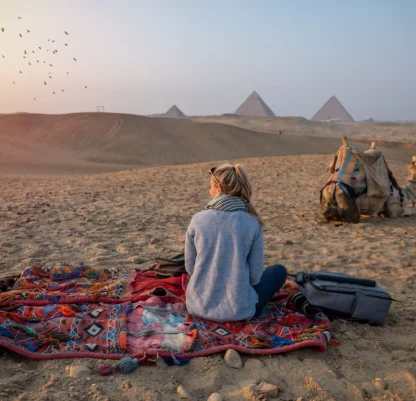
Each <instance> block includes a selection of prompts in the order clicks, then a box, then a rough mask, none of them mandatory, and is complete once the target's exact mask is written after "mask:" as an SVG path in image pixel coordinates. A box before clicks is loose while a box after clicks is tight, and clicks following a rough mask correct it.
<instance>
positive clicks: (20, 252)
mask: <svg viewBox="0 0 416 401" xmlns="http://www.w3.org/2000/svg"><path fill="white" fill-rule="evenodd" d="M116 119H117V118H116ZM113 126H114V120H110V121H108V123H107V125H106V129H107V128H108V130H110V129H111V127H113ZM124 126H125V125H123V127H124ZM106 132H108V131H106ZM78 143H79V142H78ZM68 146H69V145H68ZM71 146H74V145H71ZM329 158H330V157H329V155H300V156H296V157H294V156H278V157H265V158H251V159H245V160H244V159H242V160H240V161H241V162H243V163H244V164H245V165H246V167H247V170H248V173H249V175H250V176H251V178H252V180H253V185H254V190H255V197H254V199H253V204H254V205H255V206H256V207H257V208H258V210H259V212H260V214H261V215H262V216H263V217H264V219H265V222H266V227H265V256H266V263H267V264H270V263H276V262H280V263H283V264H285V265H286V266H287V268H288V269H289V271H303V270H330V271H335V272H345V273H350V274H353V275H358V276H363V277H369V278H374V279H376V280H378V281H379V282H380V284H381V285H383V286H384V287H385V288H386V289H387V290H388V291H390V292H391V294H392V296H393V297H394V298H395V299H398V300H403V301H404V302H400V303H399V302H395V303H394V304H393V308H392V311H391V313H390V317H389V320H388V323H387V325H386V327H372V326H369V325H361V324H354V323H346V322H343V321H338V322H336V323H335V324H334V333H335V336H336V338H337V340H339V341H341V343H342V345H341V346H340V347H331V348H329V350H328V352H327V353H319V352H316V351H312V350H302V351H296V352H292V353H290V354H288V355H280V356H274V357H264V358H256V359H259V360H260V361H261V362H256V364H257V365H259V364H264V366H263V367H262V368H259V369H250V368H248V367H244V368H243V369H240V370H235V369H231V368H229V367H227V366H226V365H225V363H224V361H223V360H222V356H221V355H216V356H214V357H206V358H196V359H193V360H192V361H191V362H190V364H189V365H187V366H183V367H170V368H163V367H140V368H139V369H138V370H137V371H136V372H134V373H132V374H131V375H121V374H116V375H115V376H110V377H101V376H98V375H97V373H95V371H96V366H97V361H95V360H62V361H59V360H56V361H43V362H40V361H38V362H35V361H29V360H25V359H23V358H21V357H18V356H15V355H13V354H11V353H8V352H7V353H6V352H4V351H1V355H2V359H1V363H2V369H1V370H0V399H2V400H36V401H41V400H44V401H45V400H51V401H52V400H71V401H72V400H85V401H86V400H91V399H93V400H101V401H104V400H111V401H133V400H134V401H135V400H146V401H174V400H177V399H178V396H177V395H176V388H177V386H178V385H180V384H182V385H183V386H185V388H186V389H187V390H188V391H189V392H190V393H191V395H192V397H193V399H194V400H201V401H204V400H207V398H208V396H209V395H210V394H211V393H213V392H218V393H220V394H221V396H222V397H223V400H224V401H245V400H247V401H248V400H251V401H252V400H258V399H259V398H257V397H255V396H254V395H253V393H252V392H251V391H250V384H251V383H253V382H256V383H258V382H259V381H260V380H266V381H269V382H271V383H274V384H276V385H277V386H278V387H279V389H280V390H279V395H278V398H276V399H278V400H286V401H289V400H297V399H298V397H303V400H305V401H306V400H308V401H311V400H315V401H334V400H336V401H338V400H342V401H343V400H362V401H364V400H373V401H379V400H391V401H411V400H415V394H416V392H415V384H416V378H415V376H416V351H415V341H416V335H415V331H416V296H415V293H416V292H415V291H416V264H415V261H416V242H415V238H416V216H413V217H410V218H399V219H396V220H388V219H375V218H370V219H365V220H363V221H362V222H361V223H360V224H356V225H351V224H344V225H342V226H339V227H336V226H334V225H332V224H328V223H326V222H324V221H323V219H322V217H321V216H320V212H319V189H320V188H321V186H322V185H323V182H324V181H325V179H326V178H327V175H326V173H325V172H324V170H325V167H326V165H327V163H328V161H329ZM212 164H215V162H207V163H203V164H189V165H178V166H162V167H153V168H146V169H136V170H134V171H122V172H114V173H109V174H102V175H86V176H82V177H66V178H59V179H55V180H39V179H22V178H0V189H1V190H0V274H1V273H5V272H20V271H21V270H22V269H23V268H24V267H26V266H28V265H31V264H42V265H50V264H56V263H60V262H77V261H84V262H86V263H89V264H91V265H94V266H103V267H108V266H115V265H122V266H125V267H130V268H133V267H138V266H143V264H140V262H143V261H147V260H150V259H152V258H154V257H155V256H156V255H160V254H167V255H173V254H176V253H177V252H179V251H181V250H182V248H183V241H184V234H185V230H186V228H187V225H188V224H189V221H190V219H191V217H192V215H193V214H194V213H196V212H197V211H199V210H201V209H202V208H203V207H204V205H205V202H206V201H207V200H208V197H209V195H208V189H209V185H208V177H207V173H206V171H207V169H208V167H210V166H212ZM407 164H408V162H407V163H401V162H391V167H392V169H393V171H394V173H395V175H396V176H397V178H398V180H399V181H400V182H401V183H404V182H405V178H406V175H407ZM288 239H290V240H292V242H293V244H292V242H287V240H288ZM145 263H146V262H145ZM145 263H144V264H145ZM243 359H244V361H246V360H247V359H248V357H243ZM76 364H78V365H79V364H82V365H86V366H88V367H90V368H91V375H90V376H89V377H88V378H87V377H85V378H83V379H79V380H77V379H71V378H69V377H67V375H66V373H65V368H66V367H67V366H69V365H76Z"/></svg>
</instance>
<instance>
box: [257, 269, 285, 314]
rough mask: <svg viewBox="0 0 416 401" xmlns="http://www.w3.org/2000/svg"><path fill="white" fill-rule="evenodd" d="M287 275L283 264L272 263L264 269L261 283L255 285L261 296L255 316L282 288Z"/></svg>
mask: <svg viewBox="0 0 416 401" xmlns="http://www.w3.org/2000/svg"><path fill="white" fill-rule="evenodd" d="M286 277H287V271H286V268H285V267H284V266H282V265H272V266H269V267H267V268H266V269H265V270H264V272H263V275H262V276H261V279H260V281H259V283H258V284H256V285H253V288H254V290H255V291H256V292H257V295H258V297H259V302H258V303H257V304H256V314H255V315H254V316H258V315H260V313H261V311H262V310H263V308H264V306H265V305H266V304H267V302H269V301H270V300H271V299H272V297H273V295H274V294H276V292H278V291H279V290H280V289H281V288H282V286H283V284H284V283H285V281H286Z"/></svg>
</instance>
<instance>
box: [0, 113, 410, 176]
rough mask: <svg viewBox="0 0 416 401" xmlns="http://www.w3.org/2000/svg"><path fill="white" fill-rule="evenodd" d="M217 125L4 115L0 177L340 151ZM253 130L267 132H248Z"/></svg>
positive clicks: (400, 152) (311, 140)
mask: <svg viewBox="0 0 416 401" xmlns="http://www.w3.org/2000/svg"><path fill="white" fill-rule="evenodd" d="M283 120H284V119H283ZM283 120H282V121H283ZM201 121H202V122H201ZM218 121H219V122H216V120H215V119H214V118H208V119H198V121H194V120H190V119H186V118H183V119H170V118H150V117H143V116H135V115H127V114H112V113H78V114H65V115H40V114H15V115H3V116H0V175H3V176H5V175H9V176H10V175H13V176H21V175H32V176H42V175H45V174H47V175H50V176H53V175H74V174H88V173H99V172H110V171H118V170H125V169H130V168H137V167H150V166H160V165H175V164H186V163H198V162H204V161H209V160H220V159H225V158H243V157H260V156H275V155H299V154H317V153H319V154H326V153H333V152H335V151H336V149H337V148H338V147H339V146H340V141H339V139H331V138H321V137H313V136H310V135H307V136H297V135H294V134H293V133H291V132H288V134H287V135H286V134H284V135H270V133H276V132H277V133H278V132H279V131H278V130H277V128H276V127H277V126H276V125H274V128H273V130H274V131H273V130H272V129H269V128H268V124H269V122H268V120H267V119H262V118H258V119H246V118H239V119H232V121H239V122H240V124H241V125H242V126H243V127H237V126H233V125H229V122H230V121H229V120H228V119H227V118H225V117H224V118H219V120H218ZM253 121H254V122H253ZM270 121H272V122H273V121H281V120H279V119H278V120H270ZM284 121H286V120H284ZM288 121H289V122H290V124H295V126H296V127H297V128H296V129H298V130H300V131H299V132H301V133H305V134H308V133H310V131H308V130H310V127H311V126H310V124H311V123H310V122H307V121H306V120H305V121H303V120H301V119H296V120H294V119H291V120H290V119H289V120H288ZM253 124H255V125H256V124H257V125H256V127H261V129H262V130H264V131H266V132H267V131H269V133H264V132H258V131H257V130H256V131H253V130H252V128H255V127H253V126H252V125H253ZM273 124H275V123H274V122H273ZM288 124H289V123H288ZM313 124H320V123H313ZM321 125H322V124H321ZM247 128H249V129H247ZM256 129H257V128H256ZM324 133H325V132H324V131H322V132H321V134H322V135H324ZM357 145H358V146H360V147H362V148H365V147H367V145H366V144H357ZM413 152H414V151H413V150H412V149H407V148H405V147H404V146H401V147H399V148H396V149H395V148H391V149H390V148H389V149H385V153H386V157H387V158H390V159H392V160H402V161H408V160H410V157H411V156H412V154H413Z"/></svg>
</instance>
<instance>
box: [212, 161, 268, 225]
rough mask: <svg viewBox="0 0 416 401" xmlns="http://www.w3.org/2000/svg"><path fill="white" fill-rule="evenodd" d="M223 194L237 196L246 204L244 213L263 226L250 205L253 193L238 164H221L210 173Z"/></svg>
mask: <svg viewBox="0 0 416 401" xmlns="http://www.w3.org/2000/svg"><path fill="white" fill-rule="evenodd" d="M212 176H213V178H214V180H215V181H216V182H217V184H219V186H220V187H221V192H222V193H223V194H227V195H231V196H237V197H239V198H241V199H242V200H243V201H246V202H247V207H246V212H247V213H248V214H251V215H252V216H253V217H254V218H255V219H257V221H258V222H259V223H260V225H261V226H263V224H264V223H263V220H262V218H261V217H260V215H259V214H258V213H257V211H256V209H255V208H254V206H253V205H252V203H251V195H252V193H253V190H252V187H251V183H250V180H249V179H248V175H247V173H246V170H245V168H244V167H243V166H242V165H240V164H234V165H232V164H229V163H227V164H222V165H221V166H219V167H217V168H216V169H215V171H214V172H213V173H212Z"/></svg>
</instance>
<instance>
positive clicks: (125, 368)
mask: <svg viewBox="0 0 416 401" xmlns="http://www.w3.org/2000/svg"><path fill="white" fill-rule="evenodd" d="M138 367H139V360H138V359H137V358H131V357H130V356H125V357H124V358H122V360H121V361H120V363H119V365H118V368H119V369H120V371H121V372H122V373H131V372H134V371H135V370H136V369H137V368H138Z"/></svg>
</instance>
